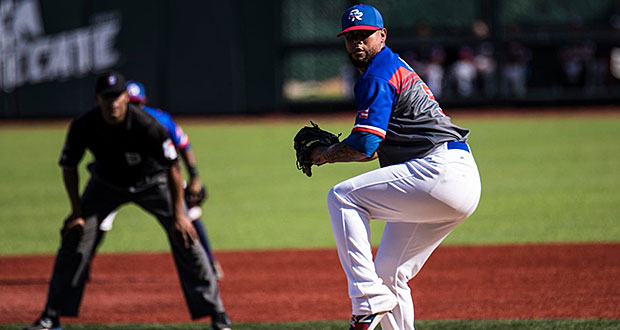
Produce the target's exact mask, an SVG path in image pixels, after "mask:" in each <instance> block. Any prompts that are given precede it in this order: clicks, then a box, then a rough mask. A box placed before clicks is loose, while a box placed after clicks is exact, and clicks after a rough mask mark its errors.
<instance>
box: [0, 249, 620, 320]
mask: <svg viewBox="0 0 620 330" xmlns="http://www.w3.org/2000/svg"><path fill="white" fill-rule="evenodd" d="M218 257H219V260H220V262H221V263H222V265H223V267H224V270H225V274H226V277H225V278H224V280H223V281H222V282H221V283H220V286H221V291H222V297H223V300H224V303H225V305H226V307H227V309H228V311H229V313H230V315H231V318H232V319H233V322H234V321H237V322H241V321H243V322H267V321H304V320H346V319H348V318H349V313H350V303H349V300H348V298H347V294H346V280H345V277H344V275H343V272H342V270H341V269H340V265H339V263H338V260H337V256H336V252H335V250H296V251H264V252H221V253H218ZM52 263H53V258H52V257H50V256H32V257H3V258H0V297H1V299H0V323H13V322H30V321H32V320H33V319H34V318H35V317H36V316H37V315H38V313H39V312H40V309H41V307H42V306H43V304H44V302H45V294H46V290H47V281H48V279H49V276H50V273H51V267H52ZM410 285H411V287H412V288H413V295H414V301H415V303H416V317H417V318H418V319H530V318H614V319H619V318H620V244H571V245H523V246H494V247H440V248H439V249H438V250H437V251H436V252H435V254H434V255H433V256H432V257H431V258H430V260H429V262H428V263H427V265H426V266H425V267H424V268H423V269H422V271H421V273H420V274H419V275H418V277H416V278H415V279H414V280H413V281H412V282H411V283H410ZM63 321H68V322H79V323H116V322H188V321H189V314H188V312H187V309H186V307H185V303H184V301H183V298H182V295H181V289H180V286H179V283H178V278H177V275H176V273H175V271H174V267H173V261H172V257H171V256H170V255H169V254H115V255H109V254H106V255H99V256H97V257H96V259H95V261H94V264H93V278H92V281H91V283H90V284H89V285H88V287H87V289H86V293H85V298H84V303H83V305H82V311H81V315H80V317H79V318H78V319H63Z"/></svg>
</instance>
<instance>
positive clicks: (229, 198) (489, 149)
mask: <svg viewBox="0 0 620 330" xmlns="http://www.w3.org/2000/svg"><path fill="white" fill-rule="evenodd" d="M455 122H456V123H457V124H460V125H462V126H465V127H468V128H470V129H471V130H472V133H471V137H470V144H471V146H472V149H473V152H474V154H475V156H476V160H477V162H478V165H479V168H480V172H481V177H482V186H483V191H482V199H481V202H480V206H479V207H478V210H477V211H476V212H475V213H474V215H473V216H472V217H470V218H469V219H468V220H467V221H466V222H464V223H463V224H462V225H460V226H459V227H458V228H457V229H456V230H455V231H454V232H453V233H452V234H451V235H450V236H449V237H448V239H447V240H446V242H445V244H506V243H529V242H566V241H571V242H587V241H619V240H620V226H618V221H619V220H620V216H619V214H620V189H619V188H618V187H620V146H619V145H618V144H616V143H615V142H614V141H615V137H616V135H617V132H618V131H620V117H607V118H601V117H599V118H585V117H583V118H567V119H558V118H540V119H536V118H530V119H524V118H521V119H494V120H488V119H487V120H474V119H469V120H461V121H459V120H458V119H457V120H455ZM181 123H182V124H183V127H184V128H185V130H186V131H187V132H188V133H189V135H190V137H191V140H192V144H193V146H194V150H195V152H196V154H197V158H198V161H199V168H200V173H201V175H202V177H203V179H204V181H205V182H206V183H207V186H208V189H209V192H210V196H211V197H210V199H209V200H208V201H207V202H206V204H205V210H204V211H205V216H204V217H203V221H205V223H206V226H207V228H208V232H209V236H210V238H211V240H212V243H213V245H214V247H215V248H216V249H218V250H243V249H281V248H308V247H309V248H314V247H317V248H318V247H330V246H333V238H332V234H331V229H330V225H329V221H328V214H327V208H326V205H325V198H326V194H327V191H328V190H329V188H330V187H331V186H333V185H334V184H335V183H338V182H339V181H341V180H344V179H346V178H348V177H351V176H353V175H356V174H358V173H362V172H364V171H367V170H370V169H372V168H375V167H376V166H377V164H376V163H375V162H372V163H363V164H361V163H360V164H354V163H346V164H336V165H333V164H332V165H326V166H322V167H320V168H315V169H314V175H313V176H312V178H307V177H306V176H304V175H303V174H301V172H300V171H298V170H297V169H296V168H295V157H294V152H293V148H292V137H293V136H294V134H295V132H296V131H297V130H298V128H299V127H300V126H302V125H304V124H306V121H305V120H303V119H291V120H287V121H278V122H259V123H256V124H245V123H244V124H236V125H228V124H225V123H224V124H223V123H216V124H208V123H206V124H205V123H200V124H198V123H192V122H191V121H181ZM319 124H321V126H323V127H325V128H326V129H329V130H332V131H335V132H343V133H345V135H346V134H348V131H349V129H350V123H349V122H348V121H343V120H335V119H332V120H329V119H323V120H321V121H319ZM65 130H66V124H59V125H52V126H49V125H46V126H33V127H28V128H15V127H3V129H2V131H0V149H1V150H3V152H4V154H5V155H6V156H5V157H4V160H3V162H1V164H0V180H1V182H2V185H1V186H0V201H2V204H3V205H4V207H2V208H0V219H1V221H2V224H3V226H1V227H0V254H5V255H7V254H37V253H54V252H55V249H56V248H57V244H58V235H57V232H58V228H59V226H60V223H61V221H62V219H63V218H64V216H66V215H67V213H68V210H69V204H68V201H67V198H66V196H65V192H64V188H63V186H62V180H61V177H60V168H59V167H58V165H57V160H58V155H59V152H60V149H61V147H62V143H63V141H64V135H65ZM85 163H86V161H83V163H82V164H85ZM82 174H83V175H82V183H85V182H86V179H87V176H88V175H87V173H86V172H84V171H83V172H82ZM382 227H383V223H382V222H380V221H375V222H373V232H372V233H373V241H374V242H375V243H378V242H379V239H380V234H381V230H382ZM167 249H168V245H167V242H166V240H165V237H164V235H163V232H162V231H161V229H160V228H159V226H158V224H157V223H156V221H154V220H153V219H152V218H151V217H150V216H149V215H148V214H146V213H145V212H144V211H142V210H141V209H139V208H137V207H135V206H125V207H122V208H121V211H120V213H119V215H118V217H117V221H116V223H115V230H113V231H111V232H110V234H109V235H108V239H107V240H106V242H105V243H104V245H103V247H102V251H103V252H106V251H108V252H110V251H153V250H161V251H165V250H167Z"/></svg>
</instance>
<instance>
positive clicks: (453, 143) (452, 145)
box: [447, 141, 469, 152]
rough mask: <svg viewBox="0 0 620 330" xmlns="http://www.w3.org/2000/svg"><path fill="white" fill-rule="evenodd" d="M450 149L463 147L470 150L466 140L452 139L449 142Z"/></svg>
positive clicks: (462, 148)
mask: <svg viewBox="0 0 620 330" xmlns="http://www.w3.org/2000/svg"><path fill="white" fill-rule="evenodd" d="M447 145H448V149H461V150H465V151H467V152H469V146H468V145H467V143H465V142H461V141H450V142H448V143H447Z"/></svg>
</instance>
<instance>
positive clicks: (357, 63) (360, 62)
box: [348, 51, 377, 69]
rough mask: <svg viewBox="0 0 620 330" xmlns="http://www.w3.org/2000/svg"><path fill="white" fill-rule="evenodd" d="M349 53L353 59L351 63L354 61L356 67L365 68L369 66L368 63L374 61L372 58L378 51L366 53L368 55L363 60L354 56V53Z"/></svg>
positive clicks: (350, 58)
mask: <svg viewBox="0 0 620 330" xmlns="http://www.w3.org/2000/svg"><path fill="white" fill-rule="evenodd" d="M348 55H349V60H351V63H353V65H354V66H355V67H356V68H360V69H364V68H367V67H368V64H370V61H372V59H373V58H374V57H375V55H377V53H373V52H370V51H369V52H367V53H366V56H365V57H364V58H363V59H361V60H358V59H356V58H354V57H353V55H352V54H348Z"/></svg>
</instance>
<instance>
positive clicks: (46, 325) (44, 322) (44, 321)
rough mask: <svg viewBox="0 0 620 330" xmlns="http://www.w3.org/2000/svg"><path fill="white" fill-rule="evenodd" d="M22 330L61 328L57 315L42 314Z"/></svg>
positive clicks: (56, 329)
mask: <svg viewBox="0 0 620 330" xmlns="http://www.w3.org/2000/svg"><path fill="white" fill-rule="evenodd" d="M24 330H62V328H61V327H60V321H58V318H57V317H47V316H42V317H41V318H39V319H38V320H37V321H36V322H34V323H33V324H32V325H31V326H29V327H27V328H24Z"/></svg>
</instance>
